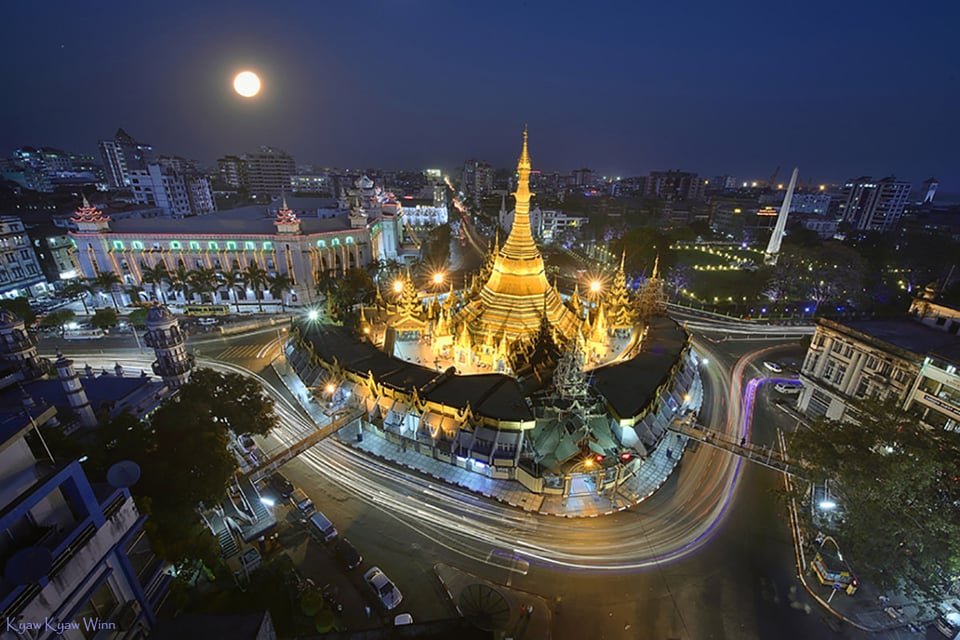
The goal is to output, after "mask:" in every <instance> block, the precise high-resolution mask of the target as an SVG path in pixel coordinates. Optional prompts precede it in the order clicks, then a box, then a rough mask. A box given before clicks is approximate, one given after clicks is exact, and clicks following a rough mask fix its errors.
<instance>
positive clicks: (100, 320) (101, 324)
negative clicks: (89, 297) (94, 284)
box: [90, 307, 118, 330]
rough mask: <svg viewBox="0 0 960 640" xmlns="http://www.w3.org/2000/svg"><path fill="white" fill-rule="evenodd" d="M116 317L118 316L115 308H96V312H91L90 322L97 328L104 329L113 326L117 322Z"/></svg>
mask: <svg viewBox="0 0 960 640" xmlns="http://www.w3.org/2000/svg"><path fill="white" fill-rule="evenodd" d="M117 319H118V316H117V311H116V309H111V308H110V307H103V308H102V309H97V311H96V313H94V314H93V317H91V318H90V324H92V325H93V326H95V327H96V328H98V329H104V330H106V329H109V328H110V327H112V326H115V325H116V324H117Z"/></svg>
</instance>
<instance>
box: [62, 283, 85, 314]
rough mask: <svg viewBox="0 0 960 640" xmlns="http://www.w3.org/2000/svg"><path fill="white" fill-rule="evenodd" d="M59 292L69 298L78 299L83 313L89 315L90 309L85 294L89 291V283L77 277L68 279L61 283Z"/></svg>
mask: <svg viewBox="0 0 960 640" xmlns="http://www.w3.org/2000/svg"><path fill="white" fill-rule="evenodd" d="M60 293H61V294H63V296H64V297H66V298H67V299H69V300H79V301H80V303H81V304H82V305H83V314H84V315H90V309H89V308H88V307H87V294H88V293H90V285H88V284H87V283H86V282H84V281H83V280H81V279H79V278H76V279H74V280H69V281H67V283H66V284H65V285H63V288H62V289H61V290H60Z"/></svg>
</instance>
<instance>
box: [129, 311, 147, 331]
mask: <svg viewBox="0 0 960 640" xmlns="http://www.w3.org/2000/svg"><path fill="white" fill-rule="evenodd" d="M149 312H150V310H149V309H147V308H145V307H140V308H139V309H134V310H133V311H132V312H131V313H130V315H128V316H127V322H129V323H130V324H131V325H133V326H134V327H144V326H146V324H147V314H148V313H149Z"/></svg>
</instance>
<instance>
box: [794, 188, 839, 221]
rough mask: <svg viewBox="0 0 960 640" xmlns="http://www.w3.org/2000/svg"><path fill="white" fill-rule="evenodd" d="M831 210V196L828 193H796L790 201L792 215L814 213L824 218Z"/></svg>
mask: <svg viewBox="0 0 960 640" xmlns="http://www.w3.org/2000/svg"><path fill="white" fill-rule="evenodd" d="M829 209H830V194H828V193H811V192H807V193H795V194H793V199H792V200H791V201H790V213H812V214H814V215H818V216H824V215H827V211H828V210H829Z"/></svg>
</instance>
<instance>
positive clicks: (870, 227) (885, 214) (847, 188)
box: [840, 176, 911, 231]
mask: <svg viewBox="0 0 960 640" xmlns="http://www.w3.org/2000/svg"><path fill="white" fill-rule="evenodd" d="M910 191H911V185H910V183H909V182H904V181H903V180H897V179H896V178H894V177H893V176H890V177H887V178H883V179H881V180H874V179H873V178H870V177H868V176H864V177H860V178H856V179H854V180H848V181H847V182H846V183H845V184H844V185H843V190H842V202H841V204H840V215H841V219H842V221H843V222H849V223H851V224H852V225H853V227H854V228H855V229H862V230H867V231H889V230H891V229H894V228H896V225H897V223H898V222H899V220H900V216H902V215H903V209H904V207H906V206H907V203H908V202H909V200H910Z"/></svg>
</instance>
